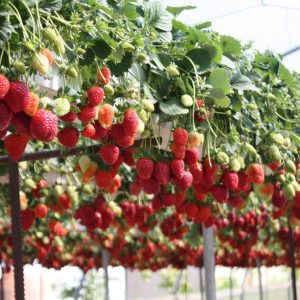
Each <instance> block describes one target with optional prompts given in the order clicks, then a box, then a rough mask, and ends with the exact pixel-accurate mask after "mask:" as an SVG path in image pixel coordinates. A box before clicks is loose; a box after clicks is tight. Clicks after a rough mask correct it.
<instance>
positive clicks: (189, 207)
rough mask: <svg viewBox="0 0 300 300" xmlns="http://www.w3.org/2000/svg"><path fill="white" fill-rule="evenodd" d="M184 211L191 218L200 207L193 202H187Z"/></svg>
mask: <svg viewBox="0 0 300 300" xmlns="http://www.w3.org/2000/svg"><path fill="white" fill-rule="evenodd" d="M184 211H185V213H186V215H187V216H188V217H189V218H193V217H194V216H195V215H196V214H197V212H198V207H197V206H196V205H195V204H194V203H192V202H187V203H186V204H185V205H184Z"/></svg>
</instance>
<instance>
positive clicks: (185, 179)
mask: <svg viewBox="0 0 300 300" xmlns="http://www.w3.org/2000/svg"><path fill="white" fill-rule="evenodd" d="M192 182H193V175H192V174H191V172H189V171H184V173H183V176H182V178H181V179H177V178H175V179H174V183H175V185H176V186H177V188H178V189H179V190H181V191H186V190H187V189H188V188H189V187H190V186H191V185H192Z"/></svg>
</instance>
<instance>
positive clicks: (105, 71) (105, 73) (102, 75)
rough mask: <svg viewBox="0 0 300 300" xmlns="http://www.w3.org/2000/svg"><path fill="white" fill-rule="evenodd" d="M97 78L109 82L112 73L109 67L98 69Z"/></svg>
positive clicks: (104, 82) (105, 82) (103, 82)
mask: <svg viewBox="0 0 300 300" xmlns="http://www.w3.org/2000/svg"><path fill="white" fill-rule="evenodd" d="M96 76H97V79H98V81H99V82H101V83H102V84H107V83H109V82H110V78H111V74H110V70H109V68H108V67H102V68H101V69H99V70H98V71H97V74H96Z"/></svg>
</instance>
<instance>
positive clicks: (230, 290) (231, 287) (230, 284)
mask: <svg viewBox="0 0 300 300" xmlns="http://www.w3.org/2000/svg"><path fill="white" fill-rule="evenodd" d="M232 272H233V268H230V273H229V299H230V300H233V294H232V289H233V282H232Z"/></svg>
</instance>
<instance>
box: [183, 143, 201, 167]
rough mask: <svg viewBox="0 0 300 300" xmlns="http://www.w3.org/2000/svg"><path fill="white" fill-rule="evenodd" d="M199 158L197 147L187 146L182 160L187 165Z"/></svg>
mask: <svg viewBox="0 0 300 300" xmlns="http://www.w3.org/2000/svg"><path fill="white" fill-rule="evenodd" d="M199 158H200V153H199V149H198V148H196V147H193V148H188V149H186V150H185V157H184V160H185V162H186V163H187V164H188V165H193V164H195V163H196V162H198V160H199Z"/></svg>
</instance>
